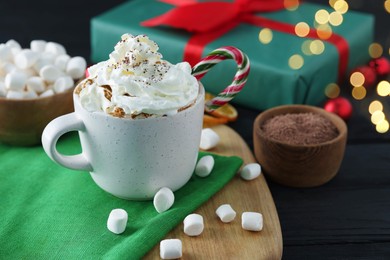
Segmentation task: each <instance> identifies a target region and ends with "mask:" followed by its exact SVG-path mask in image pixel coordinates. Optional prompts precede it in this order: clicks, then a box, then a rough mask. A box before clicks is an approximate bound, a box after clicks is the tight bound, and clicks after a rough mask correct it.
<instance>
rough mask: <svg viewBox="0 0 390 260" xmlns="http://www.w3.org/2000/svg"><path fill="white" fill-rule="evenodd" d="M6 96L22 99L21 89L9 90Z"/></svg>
mask: <svg viewBox="0 0 390 260" xmlns="http://www.w3.org/2000/svg"><path fill="white" fill-rule="evenodd" d="M6 98H9V99H24V93H23V91H15V90H9V91H8V92H7V95H6Z"/></svg>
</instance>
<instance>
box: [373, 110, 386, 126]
mask: <svg viewBox="0 0 390 260" xmlns="http://www.w3.org/2000/svg"><path fill="white" fill-rule="evenodd" d="M383 120H385V114H384V113H383V112H382V111H380V110H377V111H375V112H374V113H372V115H371V122H372V123H373V124H374V125H376V124H378V123H380V122H381V121H383Z"/></svg>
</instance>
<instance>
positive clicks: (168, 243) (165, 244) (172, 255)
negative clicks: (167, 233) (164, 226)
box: [160, 238, 183, 259]
mask: <svg viewBox="0 0 390 260" xmlns="http://www.w3.org/2000/svg"><path fill="white" fill-rule="evenodd" d="M182 256H183V252H182V243H181V240H180V239H176V238H175V239H164V240H162V241H161V242H160V257H161V259H177V258H180V257H182Z"/></svg>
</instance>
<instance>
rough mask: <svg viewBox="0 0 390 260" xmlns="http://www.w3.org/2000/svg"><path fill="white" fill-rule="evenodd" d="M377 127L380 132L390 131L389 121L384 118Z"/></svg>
mask: <svg viewBox="0 0 390 260" xmlns="http://www.w3.org/2000/svg"><path fill="white" fill-rule="evenodd" d="M375 129H376V131H377V132H378V133H381V134H384V133H386V132H387V131H389V122H388V121H387V120H386V119H384V120H382V121H380V122H378V123H377V124H376V126H375Z"/></svg>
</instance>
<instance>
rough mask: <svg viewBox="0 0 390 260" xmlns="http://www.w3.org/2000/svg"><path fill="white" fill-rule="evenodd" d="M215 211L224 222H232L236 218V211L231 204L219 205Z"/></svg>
mask: <svg viewBox="0 0 390 260" xmlns="http://www.w3.org/2000/svg"><path fill="white" fill-rule="evenodd" d="M215 213H216V214H217V216H218V217H219V219H220V220H221V221H222V222H223V223H229V222H232V221H233V220H234V219H235V218H236V212H235V211H234V209H233V208H232V206H230V204H223V205H221V206H219V207H218V208H217V210H216V211H215Z"/></svg>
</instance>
